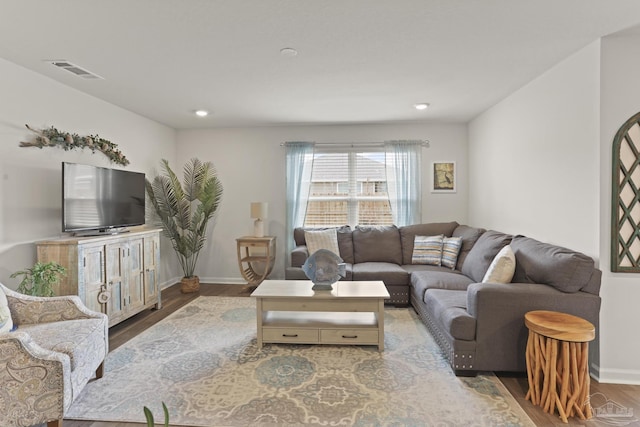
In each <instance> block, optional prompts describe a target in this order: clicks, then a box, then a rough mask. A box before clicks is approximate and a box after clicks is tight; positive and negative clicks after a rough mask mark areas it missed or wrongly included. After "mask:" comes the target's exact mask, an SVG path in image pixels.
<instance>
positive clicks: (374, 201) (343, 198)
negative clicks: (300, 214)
mask: <svg viewBox="0 0 640 427" xmlns="http://www.w3.org/2000/svg"><path fill="white" fill-rule="evenodd" d="M345 224H349V225H351V226H352V227H353V226H355V225H390V224H393V216H392V214H391V204H390V203H389V194H388V192H387V173H386V166H385V151H384V147H380V148H377V147H360V148H359V147H357V146H355V147H349V148H346V147H342V148H340V147H332V146H316V148H315V150H314V154H313V166H312V171H311V185H310V188H309V198H308V200H307V209H306V215H305V219H304V226H305V227H331V226H340V225H345Z"/></svg>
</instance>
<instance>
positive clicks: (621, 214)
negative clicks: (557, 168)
mask: <svg viewBox="0 0 640 427" xmlns="http://www.w3.org/2000/svg"><path fill="white" fill-rule="evenodd" d="M611 271H614V272H621V273H640V113H637V114H636V115H634V116H633V117H631V118H630V119H629V120H627V121H626V122H625V123H624V124H623V125H622V126H621V127H620V129H618V132H617V133H616V136H615V138H614V139H613V174H612V192H611Z"/></svg>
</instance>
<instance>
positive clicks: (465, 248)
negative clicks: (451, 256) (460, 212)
mask: <svg viewBox="0 0 640 427" xmlns="http://www.w3.org/2000/svg"><path fill="white" fill-rule="evenodd" d="M485 231H486V230H485V229H484V228H476V227H470V226H468V225H459V226H457V227H456V229H455V230H453V233H452V234H451V236H452V237H462V246H461V247H460V253H459V254H458V261H457V265H456V269H458V270H461V269H462V266H463V265H464V260H465V259H466V258H467V254H469V251H470V250H471V248H472V247H473V245H475V244H476V242H477V241H478V238H479V237H480V236H482V234H483V233H484V232H485Z"/></svg>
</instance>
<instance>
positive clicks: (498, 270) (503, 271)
mask: <svg viewBox="0 0 640 427" xmlns="http://www.w3.org/2000/svg"><path fill="white" fill-rule="evenodd" d="M515 271H516V256H515V255H514V253H513V250H512V249H511V245H507V246H505V247H504V248H502V249H501V250H500V252H498V254H497V255H496V257H495V258H494V259H493V261H491V265H489V269H488V270H487V272H486V273H485V275H484V278H483V279H482V283H511V279H513V274H514V273H515Z"/></svg>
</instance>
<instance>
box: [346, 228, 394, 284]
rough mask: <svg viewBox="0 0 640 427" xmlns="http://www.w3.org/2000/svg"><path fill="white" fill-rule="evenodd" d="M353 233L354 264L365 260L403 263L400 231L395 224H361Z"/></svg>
mask: <svg viewBox="0 0 640 427" xmlns="http://www.w3.org/2000/svg"><path fill="white" fill-rule="evenodd" d="M352 235H353V256H354V260H355V262H354V264H359V263H363V262H390V263H393V264H397V265H400V264H402V247H401V246H400V233H399V231H398V228H397V227H396V226H395V225H389V226H383V227H373V226H372V227H367V226H360V225H359V226H357V227H356V228H355V230H353V233H352ZM343 259H344V258H343ZM345 262H346V260H345ZM354 273H355V271H354Z"/></svg>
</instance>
